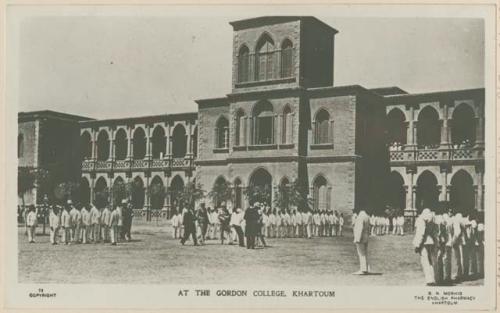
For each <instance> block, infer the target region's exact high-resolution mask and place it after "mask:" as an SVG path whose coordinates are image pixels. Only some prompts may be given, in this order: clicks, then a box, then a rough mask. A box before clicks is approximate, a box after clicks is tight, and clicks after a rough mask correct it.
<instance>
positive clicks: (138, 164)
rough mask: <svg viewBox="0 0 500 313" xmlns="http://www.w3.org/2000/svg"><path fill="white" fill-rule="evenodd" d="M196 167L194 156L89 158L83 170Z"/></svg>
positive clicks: (83, 163) (141, 169)
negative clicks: (101, 159)
mask: <svg viewBox="0 0 500 313" xmlns="http://www.w3.org/2000/svg"><path fill="white" fill-rule="evenodd" d="M183 168H191V169H192V168H194V160H193V158H190V157H186V158H170V159H169V158H167V159H138V160H115V161H110V160H108V161H100V160H99V161H98V160H92V159H87V160H83V161H82V171H83V172H93V171H129V170H137V171H144V170H167V169H183Z"/></svg>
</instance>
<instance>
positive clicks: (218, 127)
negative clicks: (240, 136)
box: [215, 116, 229, 149]
mask: <svg viewBox="0 0 500 313" xmlns="http://www.w3.org/2000/svg"><path fill="white" fill-rule="evenodd" d="M215 147H216V148H219V149H225V148H228V147H229V122H228V121H227V118H225V117H224V116H221V117H220V118H219V119H218V120H217V123H216V124H215Z"/></svg>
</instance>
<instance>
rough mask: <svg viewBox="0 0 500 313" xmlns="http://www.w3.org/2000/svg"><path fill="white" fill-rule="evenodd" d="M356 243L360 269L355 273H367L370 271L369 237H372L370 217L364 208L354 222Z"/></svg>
mask: <svg viewBox="0 0 500 313" xmlns="http://www.w3.org/2000/svg"><path fill="white" fill-rule="evenodd" d="M353 232H354V244H355V245H356V250H357V252H358V258H359V271H357V272H355V273H353V274H354V275H366V274H368V271H369V265H368V264H369V263H368V238H369V237H370V217H369V216H368V214H367V213H366V212H365V210H364V209H361V210H360V211H359V214H358V215H357V217H356V221H355V222H354V229H353Z"/></svg>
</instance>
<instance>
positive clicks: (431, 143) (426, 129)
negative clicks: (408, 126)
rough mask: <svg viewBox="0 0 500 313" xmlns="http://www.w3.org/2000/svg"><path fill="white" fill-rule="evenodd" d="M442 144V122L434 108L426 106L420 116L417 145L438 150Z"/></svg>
mask: <svg viewBox="0 0 500 313" xmlns="http://www.w3.org/2000/svg"><path fill="white" fill-rule="evenodd" d="M440 142H441V121H440V120H439V113H438V111H437V110H436V109H435V108H434V107H433V106H430V105H428V106H425V107H424V108H423V109H422V110H420V112H419V114H418V124H417V145H418V146H419V147H420V148H436V147H438V146H439V144H440Z"/></svg>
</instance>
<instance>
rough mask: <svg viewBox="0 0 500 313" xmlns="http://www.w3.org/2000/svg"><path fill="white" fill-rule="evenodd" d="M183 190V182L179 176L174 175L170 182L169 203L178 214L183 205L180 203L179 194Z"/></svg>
mask: <svg viewBox="0 0 500 313" xmlns="http://www.w3.org/2000/svg"><path fill="white" fill-rule="evenodd" d="M183 189H184V180H183V179H182V177H181V176H180V175H175V176H174V178H173V179H172V180H171V181H170V188H169V194H170V201H171V205H172V207H173V208H174V209H175V210H176V211H177V212H178V211H179V210H182V206H183V205H184V204H183V203H180V198H179V193H180V192H182V190H183Z"/></svg>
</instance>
